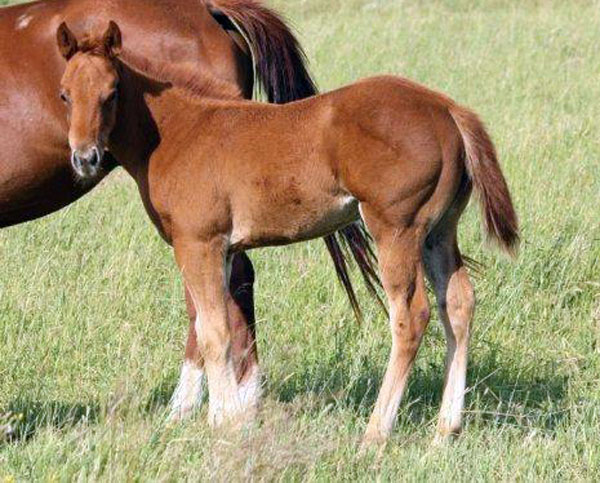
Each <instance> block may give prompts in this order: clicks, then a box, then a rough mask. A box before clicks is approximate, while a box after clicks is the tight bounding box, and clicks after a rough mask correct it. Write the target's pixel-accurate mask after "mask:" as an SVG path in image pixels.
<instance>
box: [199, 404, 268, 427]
mask: <svg viewBox="0 0 600 483" xmlns="http://www.w3.org/2000/svg"><path fill="white" fill-rule="evenodd" d="M257 416H258V408H255V407H246V408H243V409H241V408H240V409H238V410H236V411H233V412H231V411H229V412H224V411H223V410H222V409H221V410H218V411H210V412H209V415H208V424H209V425H210V427H211V428H213V429H219V430H221V429H223V430H225V431H227V432H233V433H239V432H241V431H244V430H246V429H248V428H250V427H251V426H252V425H253V424H254V423H255V422H256V420H257Z"/></svg>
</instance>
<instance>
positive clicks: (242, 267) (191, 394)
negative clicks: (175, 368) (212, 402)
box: [169, 253, 261, 421]
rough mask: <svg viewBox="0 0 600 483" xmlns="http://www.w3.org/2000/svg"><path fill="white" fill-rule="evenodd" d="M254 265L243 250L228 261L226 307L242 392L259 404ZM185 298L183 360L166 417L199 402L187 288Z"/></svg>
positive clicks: (200, 368) (199, 373) (199, 366)
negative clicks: (184, 345) (229, 262)
mask: <svg viewBox="0 0 600 483" xmlns="http://www.w3.org/2000/svg"><path fill="white" fill-rule="evenodd" d="M253 285H254V269H253V267H252V262H251V261H250V259H249V258H248V256H247V255H246V254H245V253H239V254H236V255H234V257H233V260H232V264H231V274H230V280H229V292H230V293H231V296H230V297H229V298H228V303H227V309H228V317H229V328H230V330H231V337H232V357H233V361H234V365H235V371H236V377H237V381H238V384H240V391H241V393H242V396H243V397H244V398H246V399H248V400H250V399H251V400H252V401H248V404H250V405H255V406H258V404H259V400H260V396H261V377H260V368H259V365H258V351H257V347H256V330H255V318H254V290H253ZM185 301H186V306H187V313H188V316H189V319H190V324H189V331H188V340H187V344H186V347H185V360H184V362H183V366H182V368H181V374H180V377H179V383H178V384H177V388H176V389H175V392H174V393H173V397H172V399H171V413H170V416H169V419H170V420H172V421H179V420H182V419H184V418H186V417H187V416H189V415H191V414H192V413H193V411H194V410H195V409H196V408H197V407H198V406H199V405H200V403H201V402H202V396H203V382H204V358H203V356H202V353H201V351H200V348H199V346H198V336H197V335H196V307H195V306H194V301H193V300H192V297H191V295H190V291H189V290H188V289H187V288H186V291H185Z"/></svg>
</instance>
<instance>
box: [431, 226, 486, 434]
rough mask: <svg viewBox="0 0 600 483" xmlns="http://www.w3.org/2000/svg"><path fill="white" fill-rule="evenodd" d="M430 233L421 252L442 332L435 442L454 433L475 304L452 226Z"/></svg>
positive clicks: (457, 428)
mask: <svg viewBox="0 0 600 483" xmlns="http://www.w3.org/2000/svg"><path fill="white" fill-rule="evenodd" d="M448 231H449V233H442V234H439V233H432V234H431V235H430V236H429V237H428V239H427V242H426V243H425V247H424V249H423V254H424V258H425V266H426V270H427V275H428V277H429V279H430V280H431V282H432V284H433V286H434V289H435V293H436V297H437V302H438V310H439V314H440V319H441V320H442V323H443V324H444V329H445V332H446V342H447V353H446V377H445V387H444V396H443V399H442V408H441V411H440V418H439V423H438V435H437V437H436V440H437V441H441V440H443V439H445V438H446V437H448V436H450V435H453V434H458V433H459V432H460V429H461V422H462V411H463V405H464V398H465V384H466V377H467V351H468V347H469V332H470V325H471V319H472V318H473V311H474V307H475V296H474V293H473V286H472V285H471V282H470V280H469V276H468V274H467V271H466V269H465V266H464V264H463V261H462V257H461V255H460V251H459V249H458V245H457V242H456V232H455V229H449V230H448Z"/></svg>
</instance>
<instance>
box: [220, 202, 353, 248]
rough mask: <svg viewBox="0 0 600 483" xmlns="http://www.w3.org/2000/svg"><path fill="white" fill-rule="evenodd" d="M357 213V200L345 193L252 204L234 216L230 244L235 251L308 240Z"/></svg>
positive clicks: (329, 230) (328, 232)
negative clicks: (268, 203)
mask: <svg viewBox="0 0 600 483" xmlns="http://www.w3.org/2000/svg"><path fill="white" fill-rule="evenodd" d="M319 201H321V200H319ZM359 216H360V214H359V211H358V201H357V200H356V199H355V198H353V197H352V196H349V195H341V196H337V197H331V198H330V199H329V200H327V203H315V202H310V201H308V200H302V201H300V200H298V201H297V202H296V203H293V204H285V206H281V205H279V206H264V207H261V208H259V209H257V208H253V209H250V210H248V211H246V212H244V213H243V214H239V215H237V216H234V220H233V230H232V234H231V248H232V250H234V251H237V250H246V249H250V248H258V247H264V246H276V245H287V244H291V243H295V242H300V241H305V240H311V239H313V238H319V237H322V236H325V235H329V234H331V233H333V232H335V231H337V230H339V229H340V228H343V227H344V226H347V225H349V224H350V223H352V222H354V221H356V220H358V218H359Z"/></svg>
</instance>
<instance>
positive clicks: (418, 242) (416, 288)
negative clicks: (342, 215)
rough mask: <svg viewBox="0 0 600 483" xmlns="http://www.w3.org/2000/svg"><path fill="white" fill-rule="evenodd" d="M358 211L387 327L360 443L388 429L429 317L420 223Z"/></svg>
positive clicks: (380, 438)
mask: <svg viewBox="0 0 600 483" xmlns="http://www.w3.org/2000/svg"><path fill="white" fill-rule="evenodd" d="M363 215H364V216H365V221H366V222H367V225H368V227H369V230H370V231H371V233H372V234H373V236H374V238H375V241H376V243H377V248H378V256H379V264H380V271H381V279H382V282H383V287H384V289H385V292H386V294H387V297H388V300H389V304H390V328H391V332H392V351H391V355H390V360H389V363H388V367H387V371H386V373H385V376H384V379H383V384H382V386H381V389H380V392H379V396H378V398H377V403H376V405H375V409H374V410H373V414H372V415H371V419H370V421H369V425H368V427H367V432H366V434H365V440H364V443H365V444H370V443H381V442H383V441H385V440H386V439H387V438H388V437H389V435H390V433H391V431H392V428H393V426H394V423H395V421H396V415H397V412H398V407H399V405H400V401H401V399H402V395H403V393H404V389H405V387H406V382H407V380H408V376H409V373H410V370H411V368H412V366H413V362H414V359H415V356H416V354H417V350H418V348H419V346H420V344H421V339H422V337H423V333H424V332H425V328H426V327H427V323H428V321H429V307H428V301H427V293H426V290H425V281H424V273H423V266H422V262H421V246H422V239H423V235H422V233H423V229H422V228H421V227H408V226H407V227H399V228H396V227H390V226H385V224H383V223H380V222H378V221H377V220H375V219H373V217H369V216H368V212H367V210H366V209H364V210H363Z"/></svg>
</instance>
